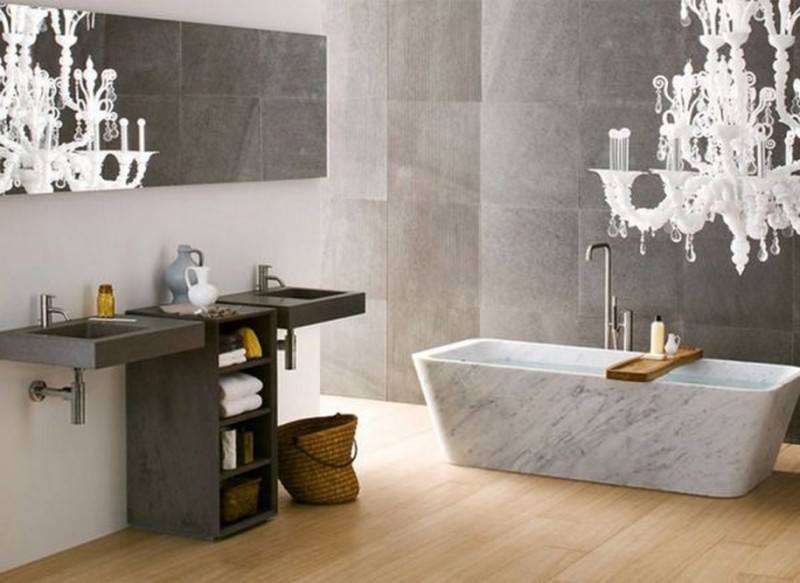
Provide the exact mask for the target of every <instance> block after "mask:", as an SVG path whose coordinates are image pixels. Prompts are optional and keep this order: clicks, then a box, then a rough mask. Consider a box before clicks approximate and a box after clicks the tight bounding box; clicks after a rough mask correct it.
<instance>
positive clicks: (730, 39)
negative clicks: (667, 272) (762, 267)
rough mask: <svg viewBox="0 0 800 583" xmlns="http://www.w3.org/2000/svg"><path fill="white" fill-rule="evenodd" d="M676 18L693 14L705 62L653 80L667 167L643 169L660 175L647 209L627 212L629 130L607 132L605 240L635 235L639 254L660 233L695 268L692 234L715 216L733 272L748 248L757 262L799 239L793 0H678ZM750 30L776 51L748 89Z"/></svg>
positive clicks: (799, 102) (799, 118) (799, 100)
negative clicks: (762, 80)
mask: <svg viewBox="0 0 800 583" xmlns="http://www.w3.org/2000/svg"><path fill="white" fill-rule="evenodd" d="M676 3H677V0H676ZM775 5H777V13H776V10H775ZM680 17H681V22H682V23H683V24H684V26H688V25H689V24H690V23H691V17H695V18H697V19H698V20H699V22H700V24H701V25H702V29H703V32H702V34H701V35H700V36H699V39H698V40H699V42H700V44H701V45H702V46H703V48H704V49H705V51H706V56H705V62H704V64H703V66H702V68H701V69H699V70H696V69H695V67H693V66H692V63H691V62H689V63H687V64H686V65H685V67H684V69H683V73H682V74H678V75H675V76H674V77H673V78H672V79H671V80H670V79H668V78H667V77H665V76H663V75H659V76H657V77H655V78H654V79H653V86H654V87H655V90H656V108H655V110H656V113H657V114H659V115H660V116H661V127H660V130H659V137H658V147H657V155H658V159H659V160H661V161H663V162H664V164H665V169H664V170H653V169H651V170H650V172H651V173H653V174H656V175H657V176H659V177H660V178H661V182H662V186H663V191H664V198H663V200H662V201H661V202H660V203H659V204H658V205H657V206H656V207H655V208H636V207H634V205H633V203H632V200H631V196H632V190H633V185H634V182H635V181H636V179H637V178H638V177H640V176H642V175H643V174H644V172H635V171H629V169H628V156H629V145H628V144H629V138H630V131H629V130H628V129H627V128H622V129H612V130H611V131H609V169H608V170H601V169H592V171H593V172H595V173H597V174H598V175H599V176H600V179H601V180H602V183H603V188H604V193H605V199H606V203H607V204H608V206H609V207H610V209H611V219H610V220H609V228H608V234H609V236H611V237H615V236H617V235H619V236H622V237H623V238H624V237H626V236H627V234H628V228H629V227H634V228H636V229H638V230H639V232H640V234H641V242H640V252H641V253H642V254H643V255H644V254H645V253H646V250H647V249H646V244H645V235H646V234H647V233H651V234H653V235H655V233H656V231H657V230H659V229H662V228H663V229H664V230H666V231H667V232H668V233H670V238H671V239H672V240H673V241H674V242H676V243H680V242H681V241H683V242H684V246H685V251H686V259H687V260H688V261H689V262H694V261H695V260H696V258H697V255H696V253H695V250H694V235H695V234H697V233H698V232H699V231H700V230H702V229H703V227H704V226H705V225H706V223H708V222H712V221H713V220H714V219H715V218H716V216H719V217H721V219H722V220H723V221H724V223H725V225H726V226H727V228H728V229H729V231H730V232H731V235H732V241H731V246H730V248H731V259H732V261H733V264H734V266H735V268H736V270H737V272H738V273H739V274H740V275H741V274H742V273H743V272H744V269H745V266H746V265H747V263H748V261H749V255H750V250H751V241H755V242H758V252H757V257H758V259H759V260H760V261H762V262H763V261H766V260H767V259H768V258H769V256H770V254H772V255H777V254H779V253H780V251H781V247H780V241H779V239H778V233H779V232H783V233H784V234H785V235H787V236H791V235H792V234H794V233H796V232H800V177H798V176H796V175H795V173H796V172H798V171H800V161H795V159H794V155H793V148H794V145H795V141H796V138H797V136H798V135H799V133H800V80H798V79H794V81H793V83H792V87H791V95H790V94H789V84H788V81H789V69H790V66H789V50H790V49H791V48H792V47H793V46H794V43H795V37H794V29H795V25H796V23H797V20H798V18H800V8H797V9H794V10H793V9H792V8H791V0H777V2H776V1H775V0H681V2H680ZM754 23H757V24H759V25H762V26H764V27H765V29H766V31H767V36H768V40H769V44H770V45H771V46H772V48H773V49H774V51H775V56H774V62H773V69H774V72H775V74H774V85H773V86H772V87H769V86H767V87H761V88H758V87H756V77H755V75H754V74H753V73H752V72H751V71H749V70H748V69H747V63H746V60H745V49H744V47H745V45H746V43H747V41H748V39H749V36H750V33H751V30H752V28H751V26H752V25H753V24H754ZM777 128H780V131H781V133H782V132H785V139H784V146H785V148H786V152H785V158H784V162H785V163H784V165H779V162H778V161H777V160H776V158H777V156H776V157H773V150H774V149H775V146H776V129H777Z"/></svg>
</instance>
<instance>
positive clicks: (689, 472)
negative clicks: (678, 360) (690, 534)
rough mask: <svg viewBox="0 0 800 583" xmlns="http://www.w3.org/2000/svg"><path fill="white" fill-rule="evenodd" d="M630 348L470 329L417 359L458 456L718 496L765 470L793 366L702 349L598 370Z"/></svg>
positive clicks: (441, 436)
mask: <svg viewBox="0 0 800 583" xmlns="http://www.w3.org/2000/svg"><path fill="white" fill-rule="evenodd" d="M630 356H631V353H626V352H616V351H610V350H601V349H593V348H578V347H574V346H558V345H552V344H534V343H525V342H512V341H505V340H489V339H475V340H466V341H463V342H457V343H454V344H449V345H446V346H441V347H438V348H433V349H430V350H426V351H423V352H418V353H416V354H414V355H413V360H414V366H415V368H416V371H417V375H418V377H419V380H420V383H421V385H422V390H423V392H424V394H425V400H426V402H427V404H428V408H429V411H430V415H431V418H432V420H433V425H434V430H435V433H436V436H437V438H438V440H439V444H440V446H441V450H442V453H443V455H444V457H445V458H446V459H447V460H448V461H450V462H452V463H454V464H459V465H467V466H478V467H483V468H491V469H496V470H507V471H513V472H522V473H526V474H537V475H543V476H555V477H560V478H571V479H577V480H589V481H593V482H602V483H608V484H618V485H625V486H636V487H641V488H652V489H657V490H666V491H672V492H682V493H687V494H699V495H704V496H715V497H734V496H741V495H744V494H746V493H747V492H749V491H750V490H751V489H752V488H754V487H755V486H756V485H757V484H758V483H759V482H761V481H762V480H764V479H765V478H766V477H767V476H769V475H770V473H771V472H772V468H773V465H774V463H775V459H776V457H777V455H778V450H779V448H780V446H781V443H782V441H783V437H784V435H785V433H786V428H787V426H788V424H789V420H790V418H791V415H792V411H793V410H794V406H795V403H796V401H797V397H798V393H800V369H798V368H795V367H790V366H779V365H766V364H756V363H744V362H734V361H725V360H713V359H701V360H699V361H697V362H694V363H691V364H687V365H685V366H683V367H679V368H677V369H675V370H674V371H672V372H670V373H669V374H667V375H665V376H663V377H661V378H660V379H658V380H656V381H653V382H649V383H635V382H627V381H616V380H606V379H605V378H604V370H605V368H606V367H607V366H609V365H611V364H613V363H615V362H619V361H620V360H623V359H626V358H630Z"/></svg>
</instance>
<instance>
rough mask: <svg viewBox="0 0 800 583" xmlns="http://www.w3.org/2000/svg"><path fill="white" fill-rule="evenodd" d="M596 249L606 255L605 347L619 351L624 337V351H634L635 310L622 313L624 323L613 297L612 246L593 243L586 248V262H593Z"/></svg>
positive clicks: (615, 299)
mask: <svg viewBox="0 0 800 583" xmlns="http://www.w3.org/2000/svg"><path fill="white" fill-rule="evenodd" d="M595 249H602V250H603V251H604V253H605V294H604V295H605V310H604V318H603V332H604V334H603V347H604V348H606V349H609V348H613V349H614V350H618V349H619V335H620V332H622V333H623V336H622V349H623V350H627V351H630V350H633V310H625V311H623V312H622V322H620V320H619V302H618V300H617V296H614V295H611V245H609V244H608V243H593V244H592V245H589V246H588V247H587V248H586V261H591V260H592V253H593V252H594V251H595Z"/></svg>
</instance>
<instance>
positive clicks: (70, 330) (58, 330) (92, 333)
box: [32, 320, 147, 338]
mask: <svg viewBox="0 0 800 583" xmlns="http://www.w3.org/2000/svg"><path fill="white" fill-rule="evenodd" d="M143 330H147V328H146V327H144V326H136V325H135V324H121V323H118V322H99V321H96V320H84V321H81V322H76V323H74V324H64V325H62V326H55V327H50V328H39V329H38V330H34V331H33V332H32V334H44V335H45V336H68V337H69V338H106V337H108V336H118V335H120V334H128V333H131V332H141V331H143Z"/></svg>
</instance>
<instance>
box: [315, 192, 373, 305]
mask: <svg viewBox="0 0 800 583" xmlns="http://www.w3.org/2000/svg"><path fill="white" fill-rule="evenodd" d="M387 237H388V234H387V226H386V202H385V201H372V200H340V199H328V200H325V201H324V202H323V205H322V283H323V286H325V287H331V288H333V289H348V290H358V291H364V292H366V294H367V297H368V298H370V299H374V300H385V299H386V285H387V284H386V277H387V276H386V261H387V257H386V253H387Z"/></svg>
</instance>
